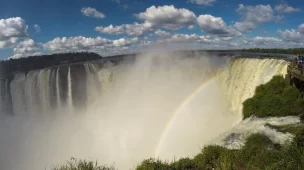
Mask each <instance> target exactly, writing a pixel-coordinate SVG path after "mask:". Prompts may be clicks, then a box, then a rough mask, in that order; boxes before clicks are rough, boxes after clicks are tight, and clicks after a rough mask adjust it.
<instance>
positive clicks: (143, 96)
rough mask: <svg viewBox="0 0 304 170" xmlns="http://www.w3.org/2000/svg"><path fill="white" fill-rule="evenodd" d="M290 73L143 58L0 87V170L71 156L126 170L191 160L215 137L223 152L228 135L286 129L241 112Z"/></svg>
mask: <svg viewBox="0 0 304 170" xmlns="http://www.w3.org/2000/svg"><path fill="white" fill-rule="evenodd" d="M286 66H287V63H286V62H285V61H283V60H275V59H254V58H233V59H231V58H229V57H215V56H212V57H209V56H198V57H189V58H187V57H183V56H178V55H176V54H174V55H171V54H145V55H144V56H141V57H139V58H138V59H136V61H135V62H133V63H130V62H128V63H124V62H122V63H121V64H118V65H111V64H110V65H107V64H98V63H94V64H93V63H85V64H81V63H80V64H73V65H69V66H67V65H62V66H58V67H54V68H47V69H42V70H33V71H30V72H28V73H18V74H17V73H16V74H15V75H14V77H13V78H11V79H5V80H1V81H0V89H1V90H0V95H1V98H0V99H1V104H0V106H1V108H2V109H1V110H9V104H6V103H11V105H12V107H11V108H12V109H11V110H12V111H11V114H10V113H9V114H0V116H3V117H4V118H2V117H1V118H0V135H1V136H6V137H5V138H1V139H0V150H1V151H2V152H1V153H9V154H1V153H0V169H16V170H19V169H24V170H40V169H45V167H49V166H50V165H54V164H58V163H63V162H64V161H65V160H67V159H70V157H76V158H79V159H91V160H98V162H99V163H100V164H107V165H111V164H113V163H114V162H115V166H116V167H117V168H120V169H131V168H132V167H134V166H135V165H136V164H137V163H139V162H140V161H142V160H143V159H145V158H149V157H159V158H161V159H164V160H170V161H171V160H173V159H174V158H176V159H177V158H180V157H187V156H190V157H191V156H194V155H196V154H197V153H199V152H200V149H201V148H202V147H204V146H205V145H207V144H209V143H210V142H213V139H215V138H217V137H220V140H218V141H216V142H215V143H216V144H220V145H224V146H225V145H226V144H227V143H225V142H223V141H224V140H225V139H227V136H225V135H224V136H221V135H222V134H225V132H227V131H229V130H232V132H235V133H238V134H241V133H242V132H245V131H246V135H247V132H248V134H249V133H252V132H254V131H252V128H254V127H255V128H256V127H258V126H263V125H264V123H265V122H269V121H282V120H276V119H275V120H256V119H254V118H251V119H250V120H247V121H245V122H243V121H241V119H242V114H241V110H242V102H243V101H244V100H246V99H247V98H249V97H252V96H253V95H254V90H255V88H256V86H258V85H260V84H262V83H266V82H267V81H269V80H270V79H271V77H272V76H274V75H277V74H284V73H285V72H286ZM7 89H9V91H8V90H7ZM6 106H7V109H3V108H4V107H6ZM52 112H56V113H58V114H53V113H52ZM68 112H73V113H74V114H69V113H68ZM2 113H3V112H2ZM5 113H6V112H5ZM4 115H5V116H4ZM7 115H8V116H7ZM18 115H24V116H23V117H22V118H19V117H18ZM40 115H41V116H40ZM46 115H48V116H47V117H46ZM297 121H298V120H297V119H295V118H292V120H290V121H289V119H288V121H287V122H297ZM248 123H251V124H250V126H248V125H249V124H248ZM244 127H248V129H246V130H244V129H245V128H244ZM249 127H250V128H249ZM256 129H258V128H256ZM260 130H261V131H263V130H265V128H260ZM266 130H267V129H266ZM8 134H9V135H8ZM268 134H275V133H273V132H272V131H268ZM246 135H245V134H244V135H243V134H241V136H242V137H246ZM228 136H229V135H228ZM287 137H288V135H287V136H282V139H283V138H287ZM280 139H281V138H280ZM274 140H277V139H274ZM278 141H281V140H278ZM239 143H240V142H239ZM239 143H236V142H233V146H239V145H238V144H239ZM232 148H233V147H232ZM12 160H13V161H15V162H17V163H11V161H12ZM37 160H39V161H37Z"/></svg>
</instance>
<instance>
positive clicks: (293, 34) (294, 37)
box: [278, 29, 302, 42]
mask: <svg viewBox="0 0 304 170" xmlns="http://www.w3.org/2000/svg"><path fill="white" fill-rule="evenodd" d="M278 33H279V34H280V36H281V38H282V39H283V40H284V41H291V42H301V41H302V34H301V33H300V32H298V31H296V30H294V29H291V30H288V29H286V30H285V31H282V30H278Z"/></svg>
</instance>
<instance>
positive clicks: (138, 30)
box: [124, 22, 152, 36]
mask: <svg viewBox="0 0 304 170" xmlns="http://www.w3.org/2000/svg"><path fill="white" fill-rule="evenodd" d="M124 26H125V27H126V33H127V34H128V35H131V36H141V35H142V34H144V33H145V32H147V31H151V30H152V24H151V23H149V22H145V23H143V24H139V23H137V22H136V23H134V24H125V25H124Z"/></svg>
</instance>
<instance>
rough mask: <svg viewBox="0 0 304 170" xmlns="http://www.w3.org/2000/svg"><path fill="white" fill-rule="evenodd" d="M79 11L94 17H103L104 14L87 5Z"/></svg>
mask: <svg viewBox="0 0 304 170" xmlns="http://www.w3.org/2000/svg"><path fill="white" fill-rule="evenodd" d="M81 12H82V14H83V15H85V16H87V17H94V18H105V15H104V14H103V13H101V12H99V11H97V10H96V9H95V8H91V7H87V8H82V9H81Z"/></svg>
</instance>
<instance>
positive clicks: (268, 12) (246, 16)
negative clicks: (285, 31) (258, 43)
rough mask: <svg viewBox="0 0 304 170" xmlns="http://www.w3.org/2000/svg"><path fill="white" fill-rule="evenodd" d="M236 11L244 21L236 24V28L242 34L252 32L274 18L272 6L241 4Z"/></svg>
mask: <svg viewBox="0 0 304 170" xmlns="http://www.w3.org/2000/svg"><path fill="white" fill-rule="evenodd" d="M236 11H237V13H238V14H239V15H240V16H241V20H242V21H241V22H236V23H235V28H237V29H238V30H239V31H242V32H247V31H251V30H252V29H254V28H256V27H257V25H258V24H261V23H265V22H269V21H271V20H272V19H273V18H274V16H273V9H272V7H271V6H270V5H256V6H245V5H243V4H239V7H238V8H237V9H236Z"/></svg>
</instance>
